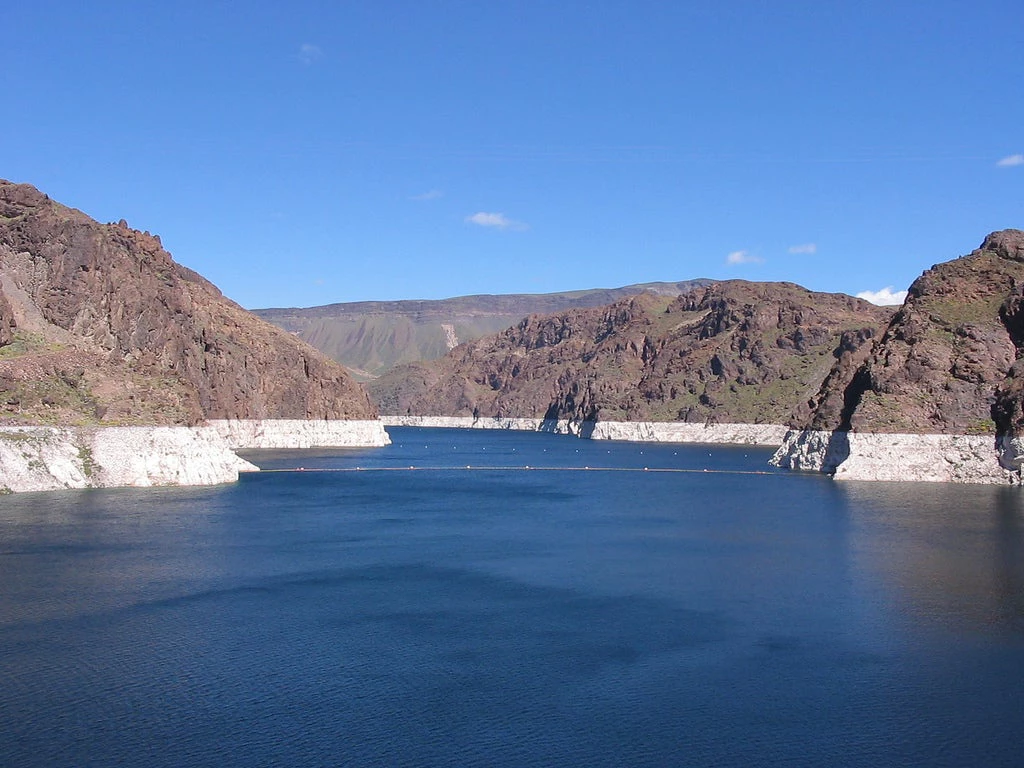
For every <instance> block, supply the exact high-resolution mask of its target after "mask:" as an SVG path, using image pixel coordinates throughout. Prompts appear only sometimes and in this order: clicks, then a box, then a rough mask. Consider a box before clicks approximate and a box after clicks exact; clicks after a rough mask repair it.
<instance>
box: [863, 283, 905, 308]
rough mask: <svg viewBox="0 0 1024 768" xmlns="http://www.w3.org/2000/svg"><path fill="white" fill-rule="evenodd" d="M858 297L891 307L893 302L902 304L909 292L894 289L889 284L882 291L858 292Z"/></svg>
mask: <svg viewBox="0 0 1024 768" xmlns="http://www.w3.org/2000/svg"><path fill="white" fill-rule="evenodd" d="M857 298H858V299H864V300H865V301H870V302H871V303H872V304H878V305H880V306H883V307H891V306H892V305H893V304H902V303H903V301H904V299H906V298H907V292H906V291H894V290H893V289H892V286H891V285H887V286H885V288H882V289H881V290H880V291H861V292H860V293H858V294H857Z"/></svg>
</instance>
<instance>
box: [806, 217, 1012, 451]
mask: <svg viewBox="0 0 1024 768" xmlns="http://www.w3.org/2000/svg"><path fill="white" fill-rule="evenodd" d="M1022 291H1024V232H1021V231H1019V230H1005V231H1002V232H994V233H993V234H991V235H989V236H988V237H986V238H985V240H984V242H983V243H982V245H981V247H980V248H979V249H978V250H976V251H974V252H973V253H971V254H969V255H967V256H963V257H961V258H959V259H955V260H953V261H948V262H945V263H942V264H937V265H935V266H933V267H932V268H931V269H929V270H927V271H926V272H925V273H924V274H922V275H921V276H920V277H919V278H918V279H917V280H915V281H914V283H913V285H911V286H910V290H909V294H908V296H907V299H906V301H905V302H904V304H903V306H902V307H901V308H900V310H899V311H898V312H897V313H896V314H895V315H894V316H893V318H892V321H891V322H890V323H889V325H888V327H887V328H886V330H885V333H884V334H883V335H882V337H881V339H880V340H879V342H878V344H877V345H876V346H875V347H874V349H872V350H871V353H870V355H868V356H867V357H866V359H865V361H864V362H863V363H862V364H861V365H860V366H858V367H857V368H856V370H853V371H850V372H848V373H847V374H843V375H838V374H837V375H835V376H833V377H832V378H830V380H829V381H828V382H826V386H824V387H823V388H822V391H821V392H820V393H819V395H818V396H817V402H818V403H820V404H825V403H827V404H829V407H827V408H824V409H822V408H819V410H818V411H816V412H815V413H814V414H813V416H812V418H811V419H810V420H809V422H808V423H807V424H806V425H805V426H807V427H810V428H814V429H825V430H828V429H839V430H853V431H857V432H882V433H918V434H921V433H931V434H961V435H969V434H982V435H985V434H991V435H995V434H1000V435H1003V434H1014V435H1016V434H1018V433H1019V432H1020V430H1021V428H1022V427H1024V420H1022V418H1021V392H1020V389H1021V387H1020V385H1021V383H1022V382H1021V376H1022V375H1024V368H1022V365H1024V363H1021V362H1020V360H1019V358H1020V356H1021V354H1022V352H1024V294H1022ZM834 373H835V372H834ZM838 403H842V407H839V408H837V407H836V404H838Z"/></svg>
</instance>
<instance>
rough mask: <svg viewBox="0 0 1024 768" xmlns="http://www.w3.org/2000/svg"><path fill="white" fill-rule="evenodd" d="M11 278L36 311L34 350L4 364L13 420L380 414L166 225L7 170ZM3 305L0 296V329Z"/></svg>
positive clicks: (0, 196)
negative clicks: (63, 199)
mask: <svg viewBox="0 0 1024 768" xmlns="http://www.w3.org/2000/svg"><path fill="white" fill-rule="evenodd" d="M0 279H2V281H3V282H2V285H3V286H6V288H9V289H10V290H6V289H5V290H4V293H5V294H6V295H7V298H8V299H14V298H15V297H16V299H15V300H13V301H12V302H11V304H10V308H11V309H12V310H13V311H12V312H11V313H10V314H11V316H19V315H20V316H21V317H24V318H26V327H25V332H26V335H25V344H26V350H25V354H23V355H21V356H19V357H18V358H17V359H12V360H5V361H2V362H0V390H4V391H5V392H6V395H5V397H4V399H5V400H6V401H7V404H6V405H7V409H6V411H5V414H6V418H7V419H8V420H15V421H17V420H23V421H33V420H40V419H43V420H47V419H49V420H51V421H60V420H64V421H67V420H72V419H77V420H82V421H84V422H87V423H93V422H96V423H140V422H143V423H192V422H196V421H199V420H201V419H204V418H232V419H234V418H244V419H248V418H252V419H268V418H273V419H276V418H294V419H348V418H353V419H366V418H373V417H374V416H375V415H376V412H375V410H374V408H373V406H372V404H371V403H370V401H369V399H368V397H367V396H366V394H365V392H364V391H363V390H362V388H361V387H360V386H359V385H358V384H356V383H355V382H353V381H352V380H351V379H350V377H349V376H348V374H347V373H346V372H345V370H344V369H343V368H342V367H341V366H340V365H338V364H336V363H334V362H332V361H330V360H328V359H327V358H326V357H324V356H323V355H322V354H320V353H319V352H317V351H316V350H314V349H313V348H311V347H309V346H308V345H306V344H304V343H303V342H300V341H299V340H297V339H295V338H294V337H293V336H291V335H290V334H288V333H286V332H284V331H282V330H280V329H278V328H275V327H273V326H271V325H270V324H268V323H265V322H263V321H261V320H259V319H258V318H256V317H254V316H253V315H251V314H250V313H248V312H246V311H245V310H244V309H242V308H241V307H239V306H238V305H237V304H235V303H233V302H231V301H229V300H228V299H226V298H224V297H223V296H222V295H221V293H220V291H218V290H217V289H216V288H215V287H214V286H213V285H212V284H211V283H209V282H208V281H206V280H205V279H203V278H202V277H200V276H199V275H197V274H196V273H195V272H193V271H191V270H189V269H186V268H184V267H182V266H180V265H178V264H176V263H175V262H174V261H173V260H172V258H171V256H170V254H169V253H167V251H165V250H164V249H163V247H162V246H161V244H160V239H159V238H158V237H156V236H153V235H150V234H149V233H148V232H140V231H138V230H135V229H131V228H130V227H128V225H127V224H126V223H125V222H124V221H121V222H119V223H117V224H106V225H103V224H99V223H98V222H96V221H94V220H92V219H90V218H89V217H88V216H86V215H84V214H83V213H81V212H79V211H75V210H73V209H70V208H67V207H65V206H62V205H60V204H58V203H55V202H53V201H52V200H50V199H49V198H48V197H47V196H46V195H44V194H42V193H41V192H39V191H38V190H36V189H35V188H33V187H31V186H28V185H25V184H11V183H9V182H2V181H0ZM4 317H5V313H4V309H3V305H2V303H0V338H2V335H3V330H2V327H3V324H4ZM0 343H2V342H0ZM0 394H4V392H0ZM46 401H49V403H47V402H46ZM48 409H49V410H48ZM49 414H52V415H53V418H52V419H50V418H49Z"/></svg>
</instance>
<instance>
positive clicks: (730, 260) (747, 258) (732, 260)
mask: <svg viewBox="0 0 1024 768" xmlns="http://www.w3.org/2000/svg"><path fill="white" fill-rule="evenodd" d="M763 261H764V259H762V258H761V257H760V256H755V255H754V254H752V253H751V252H750V251H733V252H732V253H730V254H729V255H728V256H726V257H725V263H726V264H761V263H762V262H763Z"/></svg>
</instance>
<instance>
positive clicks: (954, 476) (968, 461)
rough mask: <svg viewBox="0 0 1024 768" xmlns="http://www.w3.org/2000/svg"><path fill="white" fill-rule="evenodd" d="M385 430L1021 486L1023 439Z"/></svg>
mask: <svg viewBox="0 0 1024 768" xmlns="http://www.w3.org/2000/svg"><path fill="white" fill-rule="evenodd" d="M381 420H382V421H383V422H384V424H385V425H387V426H405V427H440V428H459V429H515V430H526V431H532V432H549V433H554V434H566V435H575V436H577V437H581V438H587V439H591V440H629V441H635V442H658V443H711V444H726V445H759V446H766V447H775V448H777V449H778V450H777V451H776V453H775V455H774V456H773V457H772V459H771V464H772V465H774V466H777V467H783V468H785V469H791V470H794V471H802V472H819V473H823V474H827V475H831V476H832V477H834V478H835V479H836V480H864V481H906V482H945V483H979V484H997V485H1019V484H1021V472H1022V470H1021V467H1022V464H1024V440H1021V439H1018V438H1013V439H1010V438H996V437H994V436H985V435H934V434H932V435H928V434H920V435H919V434H884V433H855V432H817V431H811V430H803V431H801V430H794V429H789V428H787V427H784V426H780V425H778V424H691V423H685V422H645V421H636V422H627V421H604V422H573V421H566V420H558V421H555V420H553V419H525V418H498V417H481V418H473V417H471V416H382V417H381Z"/></svg>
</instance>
